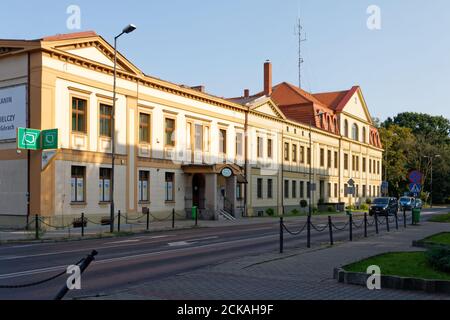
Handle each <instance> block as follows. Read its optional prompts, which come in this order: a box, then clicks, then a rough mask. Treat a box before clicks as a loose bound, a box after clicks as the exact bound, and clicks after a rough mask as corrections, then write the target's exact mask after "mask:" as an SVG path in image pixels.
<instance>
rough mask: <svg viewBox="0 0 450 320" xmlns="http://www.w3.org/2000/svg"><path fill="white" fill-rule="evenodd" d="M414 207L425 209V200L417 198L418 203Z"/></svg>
mask: <svg viewBox="0 0 450 320" xmlns="http://www.w3.org/2000/svg"><path fill="white" fill-rule="evenodd" d="M414 207H415V208H416V209H420V210H422V209H423V202H422V200H420V199H416V203H415V205H414Z"/></svg>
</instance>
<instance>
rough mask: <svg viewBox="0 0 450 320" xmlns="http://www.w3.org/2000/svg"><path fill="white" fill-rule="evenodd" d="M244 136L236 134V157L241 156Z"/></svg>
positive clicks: (239, 133) (240, 133)
mask: <svg viewBox="0 0 450 320" xmlns="http://www.w3.org/2000/svg"><path fill="white" fill-rule="evenodd" d="M243 146H244V134H243V133H242V132H238V133H236V157H239V158H240V157H242V156H243V149H244V148H243Z"/></svg>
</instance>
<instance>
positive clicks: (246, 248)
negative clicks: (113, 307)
mask: <svg viewBox="0 0 450 320" xmlns="http://www.w3.org/2000/svg"><path fill="white" fill-rule="evenodd" d="M442 211H444V212H448V209H444V210H443V209H433V210H427V211H425V212H424V213H423V214H424V216H425V218H426V217H429V216H431V215H433V214H435V213H442ZM347 220H348V219H347V218H346V217H340V218H333V222H334V223H335V224H337V226H338V227H342V226H343V225H344V224H345V223H346V222H347ZM361 221H362V217H361V216H358V217H355V223H356V224H360V222H361ZM313 223H314V225H315V226H316V227H317V228H318V229H321V228H323V227H324V226H325V225H326V223H327V217H314V218H313ZM304 224H305V219H304V218H301V219H300V218H295V219H287V220H286V225H287V227H288V228H289V229H291V230H292V231H298V230H300V228H302V227H303V226H304ZM391 228H392V229H394V228H395V224H392V225H391ZM279 230H280V228H279V223H278V221H277V220H275V219H268V220H267V222H264V223H257V224H246V225H239V223H238V222H236V223H235V224H233V225H230V226H226V227H214V228H204V229H190V230H178V231H171V232H160V233H154V234H148V235H143V236H142V235H141V236H131V237H126V238H116V239H99V240H85V241H77V242H63V243H49V244H23V245H4V246H0V287H1V286H2V285H20V284H27V283H31V282H35V281H40V280H43V279H46V278H49V277H51V276H53V275H55V274H58V273H60V272H61V271H63V270H65V269H66V268H67V267H68V266H69V265H72V264H75V263H76V262H78V261H79V260H80V259H81V258H83V257H85V256H86V255H87V254H89V253H90V252H91V251H92V250H97V251H98V253H99V254H98V256H97V258H96V260H95V262H93V263H92V264H91V266H90V267H89V268H88V270H87V271H86V272H85V274H83V276H82V283H81V285H82V289H81V290H77V291H71V292H69V293H68V295H67V296H66V299H70V298H80V297H89V296H96V295H99V294H100V295H101V294H104V293H108V292H112V291H118V290H119V291H120V290H121V289H125V288H127V287H129V286H132V285H138V284H141V283H144V282H148V281H151V280H155V279H162V278H164V277H167V276H171V275H175V274H179V273H184V272H188V271H190V270H194V269H197V268H201V267H205V266H208V265H211V264H217V263H220V262H223V261H226V260H230V259H233V258H237V257H242V256H245V255H250V254H258V253H265V252H269V251H275V250H279ZM380 232H387V231H386V225H380ZM374 233H375V228H374V227H373V226H372V227H369V236H370V235H373V234H374ZM353 234H354V238H355V239H356V238H358V237H362V236H363V228H359V229H356V230H354V232H353ZM348 238H349V231H348V230H346V231H334V240H335V241H336V242H339V241H348ZM284 239H285V248H286V249H290V248H299V249H304V248H306V230H305V231H304V232H303V233H302V234H301V235H300V236H295V237H294V236H291V235H289V234H288V233H286V232H285V233H284ZM311 242H312V246H313V247H317V246H320V245H323V244H325V243H328V242H329V233H328V229H326V230H325V231H324V232H321V233H318V232H317V231H316V230H314V229H313V230H312V239H311ZM66 279H67V276H66V275H64V276H63V277H60V278H58V279H56V280H53V281H51V282H48V283H46V284H42V285H39V286H33V287H29V288H22V289H2V288H0V299H3V300H5V299H6V300H17V299H21V300H22V299H25V300H49V299H53V298H54V296H55V295H56V294H57V293H58V291H59V290H60V289H61V288H62V287H63V286H64V285H65V281H66Z"/></svg>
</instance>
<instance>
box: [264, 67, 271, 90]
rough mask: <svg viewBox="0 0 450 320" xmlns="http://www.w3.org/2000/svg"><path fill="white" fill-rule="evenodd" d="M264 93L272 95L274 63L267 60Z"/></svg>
mask: <svg viewBox="0 0 450 320" xmlns="http://www.w3.org/2000/svg"><path fill="white" fill-rule="evenodd" d="M264 94H265V95H266V96H270V95H272V63H271V62H270V60H266V62H265V63H264Z"/></svg>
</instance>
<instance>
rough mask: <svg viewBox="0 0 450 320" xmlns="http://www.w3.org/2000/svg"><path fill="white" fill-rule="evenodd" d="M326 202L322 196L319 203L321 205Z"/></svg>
mask: <svg viewBox="0 0 450 320" xmlns="http://www.w3.org/2000/svg"><path fill="white" fill-rule="evenodd" d="M324 203H325V200H324V199H322V198H320V199H319V202H318V203H317V204H318V205H321V204H324Z"/></svg>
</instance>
